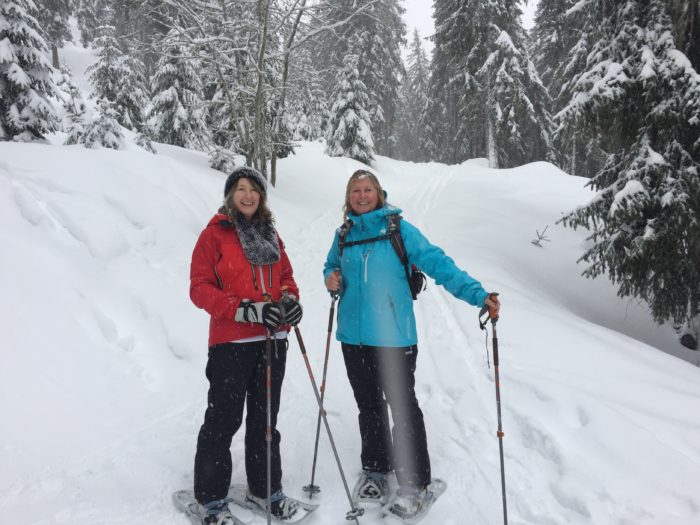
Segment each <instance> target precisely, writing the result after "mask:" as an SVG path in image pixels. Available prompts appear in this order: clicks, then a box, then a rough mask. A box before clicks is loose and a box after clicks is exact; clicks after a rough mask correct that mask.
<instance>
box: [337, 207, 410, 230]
mask: <svg viewBox="0 0 700 525" xmlns="http://www.w3.org/2000/svg"><path fill="white" fill-rule="evenodd" d="M398 213H401V209H400V208H397V207H396V206H392V205H390V204H387V205H385V206H383V207H382V208H379V209H377V210H372V211H368V212H367V213H363V214H362V215H356V214H355V213H354V212H350V213H348V219H350V220H351V221H352V223H353V224H355V225H362V224H364V225H366V226H370V225H372V224H375V223H378V222H381V221H384V220H385V218H386V217H387V216H388V215H396V214H398Z"/></svg>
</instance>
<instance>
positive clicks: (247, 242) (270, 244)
mask: <svg viewBox="0 0 700 525" xmlns="http://www.w3.org/2000/svg"><path fill="white" fill-rule="evenodd" d="M232 215H233V217H232V219H233V223H234V224H235V226H236V231H237V232H238V238H239V239H240V240H241V246H243V253H244V254H245V256H246V258H247V259H248V260H249V261H250V262H251V263H253V264H273V263H276V262H278V261H279V260H280V243H279V240H278V238H277V231H276V230H275V227H274V226H273V225H272V222H268V221H262V222H253V221H250V220H248V219H246V217H245V216H244V215H243V214H242V213H233V214H232Z"/></svg>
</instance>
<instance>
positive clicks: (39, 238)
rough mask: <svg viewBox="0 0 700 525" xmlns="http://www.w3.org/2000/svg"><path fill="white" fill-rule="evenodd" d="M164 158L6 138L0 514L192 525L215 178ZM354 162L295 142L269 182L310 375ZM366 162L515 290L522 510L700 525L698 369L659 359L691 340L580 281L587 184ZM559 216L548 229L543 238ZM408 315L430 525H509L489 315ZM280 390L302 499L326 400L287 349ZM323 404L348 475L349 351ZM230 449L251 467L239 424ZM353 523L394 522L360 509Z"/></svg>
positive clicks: (319, 519) (335, 484) (355, 453)
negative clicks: (203, 234) (204, 238)
mask: <svg viewBox="0 0 700 525" xmlns="http://www.w3.org/2000/svg"><path fill="white" fill-rule="evenodd" d="M159 152H160V153H159V155H151V154H149V153H146V152H144V151H142V150H140V149H139V148H137V147H136V146H131V147H130V148H129V149H127V150H126V151H121V152H115V151H111V150H110V151H108V150H96V151H91V150H86V149H84V148H82V147H79V146H78V147H63V146H57V145H53V146H49V145H30V144H8V143H0V222H2V225H3V226H2V230H0V231H1V235H2V239H1V241H2V242H1V245H2V251H1V252H0V290H2V296H3V301H2V307H1V308H2V311H1V312H0V313H1V314H2V315H0V334H2V335H1V336H0V338H1V339H0V340H1V341H2V344H1V345H0V359H1V360H2V366H1V367H0V410H1V411H2V414H3V420H2V421H3V422H2V433H0V490H2V493H3V495H4V497H3V498H2V499H0V523H3V524H10V525H25V524H54V523H55V524H71V525H82V524H94V523H100V524H124V523H128V524H144V525H145V524H149V525H153V524H160V523H163V524H166V523H167V524H182V525H185V524H186V523H187V521H186V520H185V518H184V517H182V516H180V515H178V514H177V513H176V512H175V511H174V510H173V508H172V506H171V504H170V494H171V493H172V491H174V490H176V489H179V488H186V487H189V486H191V483H192V466H193V455H194V447H195V442H196V436H197V431H198V429H199V425H200V424H201V421H202V417H203V412H204V408H205V402H206V387H207V385H206V380H205V377H204V365H205V360H206V337H207V321H208V319H207V316H206V315H205V314H204V312H202V311H200V310H197V309H196V308H195V307H194V306H193V305H192V304H191V303H190V302H189V299H188V284H189V283H188V266H189V257H190V254H191V250H192V247H193V246H194V242H195V239H196V237H197V235H198V233H199V232H200V231H201V229H202V228H203V227H204V225H205V224H206V222H207V220H208V219H209V217H210V216H211V215H212V214H213V213H214V211H215V209H216V208H217V207H218V205H219V202H220V199H221V191H222V187H223V181H224V176H223V175H222V174H220V173H218V172H215V171H212V170H210V169H208V168H207V167H206V158H205V157H204V156H203V155H200V154H197V153H194V152H189V151H186V150H182V149H179V148H174V147H169V146H159ZM356 167H357V163H355V162H354V161H350V160H347V159H330V158H327V157H325V156H324V155H323V154H322V147H321V146H320V145H319V144H304V145H303V146H302V147H301V148H300V149H299V150H298V153H297V155H295V156H293V157H291V158H289V159H285V160H283V161H282V162H281V165H280V173H279V183H278V186H277V188H274V189H272V190H271V207H272V209H273V212H274V213H275V215H276V217H277V219H278V228H279V230H280V231H281V234H282V236H283V238H284V240H285V242H286V245H287V248H288V252H289V254H290V258H291V260H292V263H293V265H294V267H295V271H296V277H297V280H298V282H299V284H300V287H301V289H302V299H303V303H304V307H305V318H304V320H303V322H302V324H301V329H302V332H303V334H304V339H305V342H306V346H307V349H308V351H309V354H310V357H311V360H312V366H313V367H314V371H315V373H316V376H317V380H320V376H321V369H322V362H323V345H324V343H325V335H326V328H327V318H328V307H329V306H330V300H329V297H328V295H327V293H326V292H325V290H324V289H323V286H322V281H321V267H322V264H323V260H324V258H325V254H326V251H327V249H328V245H329V243H330V241H331V238H332V235H333V230H334V228H335V227H337V226H338V225H339V223H340V221H341V211H340V208H341V204H342V198H343V192H344V185H345V182H346V180H347V177H348V176H349V174H350V173H351V172H352V171H353V170H354V169H355V168H356ZM376 171H377V173H378V174H379V176H380V178H381V180H382V181H383V182H384V183H385V186H386V189H387V191H388V193H389V200H390V201H391V202H393V203H394V204H396V205H398V206H400V207H402V208H403V209H404V216H405V217H406V218H407V219H408V220H410V221H412V222H413V223H414V224H416V225H417V226H419V227H420V228H421V229H422V230H423V231H424V232H425V233H426V234H427V235H428V237H429V238H430V239H431V240H432V241H433V242H435V243H436V244H439V245H441V246H442V247H444V248H445V249H446V251H447V253H448V254H450V255H451V256H452V257H453V258H454V259H455V260H456V261H457V263H458V264H459V265H461V266H463V267H464V268H465V269H467V270H468V271H469V272H470V273H472V274H473V275H474V276H476V277H477V278H479V279H480V280H481V281H482V282H483V283H484V285H485V286H486V287H487V288H488V289H495V290H498V291H499V292H501V294H502V300H503V310H502V320H501V322H500V323H499V340H500V347H501V383H502V395H503V411H504V412H503V427H504V430H505V433H506V434H505V441H504V443H505V451H506V472H507V477H508V479H507V484H508V502H509V517H510V522H511V523H531V524H569V523H572V524H589V523H593V524H617V523H635V524H664V525H665V524H691V523H698V522H700V496H699V495H698V493H697V487H698V486H700V411H698V410H697V406H696V405H697V399H698V398H699V397H700V369H698V368H697V367H696V366H693V365H692V364H689V363H688V362H685V361H682V360H681V359H677V358H675V357H672V356H670V355H668V354H667V353H664V352H662V351H659V350H658V348H661V349H663V350H665V351H667V352H683V351H684V350H682V349H680V348H678V347H677V343H676V342H675V338H674V337H673V334H672V331H671V330H670V329H666V328H658V327H655V326H654V325H653V324H652V323H651V321H650V318H649V315H648V313H647V311H646V309H645V308H644V307H643V305H637V304H634V303H630V302H628V301H623V300H620V299H618V298H617V297H616V296H615V289H614V288H613V287H612V286H611V285H610V284H609V283H608V282H607V281H606V280H597V281H589V280H586V279H584V278H582V277H580V272H581V267H580V266H579V265H576V259H577V258H578V256H579V255H580V253H581V252H582V247H583V244H584V242H585V232H573V231H571V230H566V229H563V228H561V227H559V226H556V225H555V224H554V223H555V221H556V219H557V218H558V217H560V216H561V213H562V212H563V211H566V210H568V209H570V208H572V207H573V206H576V205H578V204H581V203H584V202H586V200H587V199H589V198H590V193H589V192H588V191H587V190H586V189H584V188H583V185H584V182H585V181H583V180H582V179H577V178H574V177H569V176H567V175H565V174H563V173H561V172H560V171H558V170H557V169H556V168H554V167H553V166H551V165H549V164H544V163H538V164H533V165H529V166H524V167H522V168H518V169H515V170H501V171H492V170H489V169H488V168H485V167H484V165H483V162H481V161H478V160H475V161H469V162H466V163H464V164H463V165H461V166H449V167H448V166H444V165H439V164H412V163H403V162H396V161H392V160H389V159H384V158H380V159H379V161H378V163H377V166H376ZM545 225H549V229H548V231H547V236H548V237H549V238H550V239H551V242H549V243H544V247H543V248H538V247H535V246H533V245H532V244H530V240H532V239H533V238H534V237H535V229H539V230H540V231H542V229H543V228H544V226H545ZM416 309H417V316H418V323H419V327H418V328H419V334H420V357H419V364H418V372H417V381H418V394H419V399H420V401H421V404H422V407H423V411H424V413H425V417H426V424H427V429H428V437H429V446H430V451H431V454H432V461H433V471H434V474H435V475H437V476H440V477H442V478H444V479H445V480H447V481H448V483H449V489H448V491H447V493H446V494H445V496H443V498H441V500H440V501H439V503H438V504H436V506H435V507H434V509H433V511H432V512H431V514H430V516H429V517H428V518H426V520H425V522H426V523H427V524H439V525H444V524H454V525H462V524H464V523H470V524H493V523H499V522H502V519H501V517H500V516H501V514H500V511H501V495H500V479H499V461H498V442H497V439H496V437H495V430H496V417H495V412H496V409H495V395H494V383H493V370H492V369H489V368H488V367H487V363H486V350H485V346H484V334H483V332H481V331H480V330H479V329H478V326H477V323H476V314H477V312H476V309H474V308H473V307H470V306H469V305H466V304H464V303H462V302H460V301H457V300H455V299H454V298H452V297H451V296H449V294H447V293H445V292H444V291H443V290H442V289H440V288H438V287H437V286H435V285H434V284H433V283H432V282H431V285H429V288H428V290H427V291H426V292H424V293H423V294H422V295H421V297H420V300H419V301H418V302H417V303H416ZM650 344H653V345H655V346H656V347H658V348H653V347H652V346H649V345H650ZM688 356H690V353H688V354H687V355H683V356H682V357H684V358H688ZM283 395H284V398H283V406H282V411H281V414H280V424H279V425H280V431H281V432H282V436H283V440H282V453H283V468H284V483H285V487H286V490H287V492H289V493H290V494H293V495H296V496H300V495H301V486H302V485H304V484H306V483H308V482H309V477H310V470H311V460H312V452H313V439H314V432H315V422H316V411H315V408H314V406H315V400H314V397H313V393H312V390H311V386H310V382H309V379H308V376H307V373H306V369H305V367H304V364H303V361H302V359H301V357H300V355H299V352H298V346H297V344H296V342H292V345H291V347H290V354H289V358H288V371H287V376H286V380H285V385H284V391H283ZM327 408H328V411H329V421H330V424H331V426H332V429H333V430H334V437H335V439H336V442H337V445H338V449H339V452H340V455H341V458H342V461H343V465H344V467H345V469H346V471H347V473H348V476H349V478H350V479H351V482H352V480H353V479H354V477H355V475H356V473H357V471H358V469H359V447H360V440H359V434H358V431H357V413H356V409H355V405H354V400H353V398H352V394H351V391H350V387H349V384H348V381H347V379H346V377H345V372H344V367H343V364H342V359H341V357H340V353H339V345H338V344H337V343H334V344H333V346H332V354H331V360H330V369H329V384H328V390H327ZM232 451H233V454H234V459H235V460H236V461H237V464H236V468H235V471H234V482H242V481H243V480H244V479H245V478H244V473H243V470H242V469H241V465H240V463H238V461H239V460H240V459H241V458H242V453H243V440H242V435H238V436H236V437H235V438H234V443H233V446H232ZM317 482H318V483H319V484H320V485H321V487H322V489H323V492H322V494H321V495H320V497H319V501H320V502H321V508H320V509H319V511H318V512H317V513H316V515H315V516H313V517H312V518H310V519H309V524H310V525H316V524H318V525H321V524H324V525H325V524H331V523H338V524H340V523H345V519H344V515H345V512H346V511H347V510H348V503H347V500H346V498H345V495H344V491H343V489H342V485H341V483H340V479H339V476H338V473H337V470H336V467H335V464H334V461H333V457H332V454H331V451H330V447H329V445H328V442H327V439H326V438H325V436H324V438H323V439H322V445H321V450H320V463H319V469H318V474H317ZM243 517H244V518H246V519H248V518H250V515H245V514H243ZM253 523H263V521H261V520H259V519H258V520H257V521H255V520H254V521H253ZM361 523H365V524H372V523H376V524H379V523H383V521H382V520H381V519H380V518H379V517H378V515H377V513H376V511H373V510H369V511H368V513H367V515H366V516H365V517H364V518H362V519H361Z"/></svg>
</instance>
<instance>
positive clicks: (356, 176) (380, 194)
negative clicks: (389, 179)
mask: <svg viewBox="0 0 700 525" xmlns="http://www.w3.org/2000/svg"><path fill="white" fill-rule="evenodd" d="M361 179H369V181H370V182H371V183H372V186H374V189H375V190H377V207H376V208H375V209H376V210H378V209H379V208H383V207H384V205H385V204H386V197H385V195H384V190H383V189H382V185H381V184H379V179H378V178H377V176H376V175H375V174H374V173H372V172H370V171H367V170H357V171H356V172H355V173H353V174H352V175H351V176H350V179H349V180H348V185H347V186H346V187H345V204H344V205H343V220H348V213H350V212H351V211H352V206H351V205H350V190H351V188H352V185H353V183H355V182H357V181H358V180H361Z"/></svg>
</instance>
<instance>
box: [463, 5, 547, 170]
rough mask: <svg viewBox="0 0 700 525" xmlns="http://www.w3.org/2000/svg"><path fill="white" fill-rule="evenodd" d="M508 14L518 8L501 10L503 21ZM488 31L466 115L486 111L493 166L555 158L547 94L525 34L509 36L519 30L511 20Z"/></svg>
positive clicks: (470, 116)
mask: <svg viewBox="0 0 700 525" xmlns="http://www.w3.org/2000/svg"><path fill="white" fill-rule="evenodd" d="M509 14H511V15H515V14H516V11H515V10H514V11H513V12H512V13H508V12H507V11H504V12H503V13H502V16H503V18H504V20H508V15H509ZM518 16H519V15H518ZM492 32H493V37H494V40H493V43H492V44H491V46H493V47H492V48H491V49H492V52H491V54H490V55H489V57H488V58H487V60H486V62H485V63H484V65H483V66H482V67H481V69H479V70H478V71H477V77H478V79H479V85H480V89H479V96H477V97H476V99H475V100H470V101H468V102H467V104H466V106H467V111H466V112H465V116H466V118H467V120H468V121H471V122H475V121H474V117H475V116H476V117H477V119H481V111H480V110H481V108H483V109H484V110H485V121H486V126H487V134H488V143H489V145H490V148H489V160H490V164H491V166H492V167H515V166H520V165H522V164H526V163H528V162H532V161H534V160H549V161H553V160H554V155H553V150H552V145H551V138H550V136H551V131H552V121H551V116H550V114H549V111H548V106H549V102H550V101H549V95H548V93H547V90H546V89H545V87H544V86H543V85H542V83H541V81H540V79H539V76H538V75H537V72H536V71H535V67H534V65H533V64H532V62H531V61H530V59H529V57H528V55H527V53H526V51H525V47H524V46H523V45H522V44H523V43H524V39H520V45H519V46H518V45H516V42H517V40H516V41H514V40H513V39H512V38H511V36H510V35H511V33H512V34H516V35H517V34H518V33H519V27H518V26H515V25H512V26H511V31H510V32H507V31H505V30H503V29H498V28H497V27H496V26H492ZM483 102H485V104H483ZM482 104H483V105H482ZM479 121H480V120H479ZM477 122H478V121H477Z"/></svg>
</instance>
